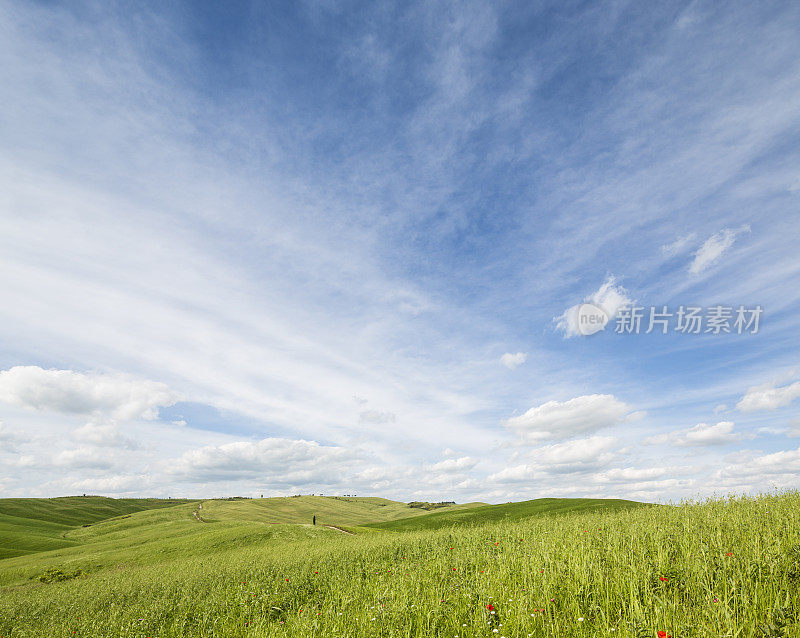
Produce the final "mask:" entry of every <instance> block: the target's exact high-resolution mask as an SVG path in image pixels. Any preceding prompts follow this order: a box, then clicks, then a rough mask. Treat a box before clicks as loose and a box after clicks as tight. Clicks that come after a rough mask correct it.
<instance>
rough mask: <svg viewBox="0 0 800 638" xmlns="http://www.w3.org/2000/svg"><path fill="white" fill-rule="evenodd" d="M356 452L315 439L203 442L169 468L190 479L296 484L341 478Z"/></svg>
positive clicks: (357, 455)
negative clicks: (215, 444)
mask: <svg viewBox="0 0 800 638" xmlns="http://www.w3.org/2000/svg"><path fill="white" fill-rule="evenodd" d="M358 459H359V454H358V453H357V452H354V451H352V450H348V449H346V448H343V447H336V446H328V445H320V444H319V443H317V442H316V441H306V440H302V439H300V440H291V439H282V438H268V439H262V440H261V441H236V442H233V443H225V444H224V445H219V446H206V447H203V448H199V449H196V450H190V451H189V452H186V453H184V454H183V455H182V456H181V457H180V458H179V459H177V460H176V461H175V462H174V463H171V464H170V468H169V472H170V473H171V474H174V475H178V476H181V475H182V476H185V477H186V478H188V479H191V480H205V481H220V480H227V479H236V478H248V477H249V478H256V477H258V478H259V479H261V480H264V481H267V482H271V483H278V484H287V485H290V484H296V483H305V482H309V481H315V480H328V479H330V480H334V481H337V482H338V480H339V478H341V476H342V474H343V471H344V470H346V469H348V468H349V466H350V465H352V463H353V461H356V460H358Z"/></svg>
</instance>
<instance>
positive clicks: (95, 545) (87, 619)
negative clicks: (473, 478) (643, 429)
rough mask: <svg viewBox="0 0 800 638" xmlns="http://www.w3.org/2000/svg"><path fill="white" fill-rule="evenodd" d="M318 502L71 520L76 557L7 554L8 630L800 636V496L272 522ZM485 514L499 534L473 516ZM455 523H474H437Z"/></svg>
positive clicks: (4, 626)
mask: <svg viewBox="0 0 800 638" xmlns="http://www.w3.org/2000/svg"><path fill="white" fill-rule="evenodd" d="M312 498H313V499H320V498H321V497H303V498H302V499H283V500H282V501H278V500H276V499H264V500H263V501H273V502H271V503H268V502H262V501H261V500H260V499H259V500H252V501H203V508H202V509H200V508H199V505H200V502H188V503H181V504H177V505H173V506H172V507H166V508H160V509H149V510H145V511H139V512H137V513H132V514H130V515H129V516H127V515H126V517H124V518H123V517H121V516H116V517H115V518H112V519H110V520H106V521H100V522H97V523H95V524H93V525H91V526H89V527H72V529H71V530H69V531H67V532H66V533H65V534H64V538H63V540H65V541H68V542H69V543H71V546H69V547H62V548H59V549H55V550H51V551H43V552H40V553H36V554H27V555H22V556H18V557H13V558H6V559H4V560H0V637H2V638H9V637H21V636H29V637H37V638H41V637H49V636H97V637H100V636H126V637H135V638H147V637H148V636H149V637H153V638H155V637H156V636H158V637H159V638H168V637H178V636H198V637H199V636H206V637H216V636H221V637H229V636H237V637H239V636H241V637H244V636H247V637H256V636H257V637H261V636H326V637H327V636H340V637H350V636H387V637H388V636H420V637H422V636H448V637H455V636H458V637H459V638H467V637H472V636H498V637H499V636H505V637H506V638H512V637H514V638H517V637H528V636H530V637H532V638H533V637H537V636H551V637H557V636H558V637H560V636H582V637H587V638H588V637H589V636H593V637H594V636H626V637H628V636H630V637H634V636H636V637H641V636H652V637H653V638H657V636H658V632H659V631H663V632H666V634H665V635H671V636H673V637H674V638H680V637H689V636H697V637H698V638H699V637H700V636H740V637H742V638H744V637H748V638H749V637H750V636H761V637H762V638H766V637H772V636H784V637H788V636H798V635H800V623H799V622H798V618H799V616H800V494H798V493H796V492H786V493H781V494H773V495H765V496H761V497H759V498H754V499H747V498H738V499H730V500H718V501H709V502H706V503H700V504H684V505H680V506H675V507H671V506H662V507H635V506H634V507H628V506H625V507H624V508H622V509H620V503H616V504H613V503H612V504H610V505H609V506H602V505H599V504H598V503H597V502H586V501H583V502H582V503H579V502H577V501H569V500H567V501H563V500H553V501H550V503H549V504H550V506H549V507H545V503H544V502H543V501H532V502H527V503H522V504H515V505H516V506H517V507H516V508H514V507H512V505H514V504H506V505H501V506H490V507H488V508H487V507H476V508H467V509H463V510H452V511H445V512H442V513H439V512H436V511H434V512H433V513H427V512H426V511H425V510H421V511H422V512H424V513H419V512H411V514H412V515H413V518H411V519H409V520H407V521H406V522H405V523H404V524H410V523H411V522H417V521H424V520H428V521H434V526H436V527H437V528H435V529H422V530H416V531H396V530H397V527H398V525H399V523H398V524H397V525H394V526H392V525H384V526H383V527H387V529H381V526H369V527H367V526H358V525H357V524H358V523H359V521H360V519H361V517H362V516H363V517H364V518H369V515H370V512H369V511H365V510H362V509H361V508H373V510H374V511H382V512H384V513H385V514H386V515H387V516H386V519H384V520H400V519H398V518H396V515H397V514H398V512H402V511H403V510H404V506H403V505H402V504H396V503H394V504H392V502H387V504H386V505H380V502H379V501H380V499H378V500H374V501H373V500H371V499H355V500H354V501H350V502H347V501H343V502H342V503H338V504H337V503H336V500H335V499H330V501H329V502H328V503H330V502H333V505H332V507H333V509H331V510H330V511H328V512H327V513H325V514H324V515H323V514H317V515H318V517H319V518H320V519H322V523H323V524H319V525H317V526H311V525H309V524H307V523H299V524H298V523H288V522H287V523H281V522H279V521H276V520H271V519H273V518H274V517H278V516H284V517H291V515H292V508H295V512H296V516H297V518H298V519H299V520H301V521H302V520H304V519H307V518H308V513H309V509H308V508H309V507H311V509H314V510H319V511H320V512H321V511H322V509H321V506H322V505H323V504H324V503H323V502H322V501H321V500H320V501H315V500H309V499H312ZM326 498H327V497H326ZM293 503H294V504H293ZM531 503H533V504H538V505H531ZM405 507H406V508H407V506H405ZM575 507H582V508H583V509H581V510H575ZM337 508H341V511H342V519H341V520H340V521H338V520H334V518H335V515H336V511H335V510H336V509H337ZM356 508H359V510H358V511H356ZM44 509H46V506H45V507H44ZM408 509H411V508H408ZM525 509H527V511H530V512H531V513H533V514H534V515H532V516H531V515H529V516H524V517H522V518H518V519H517V520H510V519H511V518H512V517H516V514H518V513H520V512H521V511H522V510H525ZM570 510H571V511H570ZM40 511H41V510H40ZM481 511H483V512H484V519H485V520H487V521H488V522H486V523H485V524H478V523H479V521H480V517H479V518H478V519H476V518H474V517H471V516H470V517H466V518H462V517H461V513H460V512H463V513H471V514H477V513H479V512H481ZM193 512H198V514H200V515H201V516H202V517H203V518H205V520H209V521H214V522H207V523H206V522H202V521H200V520H198V519H197V518H195V516H194V514H193ZM20 513H23V512H19V511H18V512H17V514H16V516H18V515H19V514H20ZM206 515H208V518H206ZM250 516H252V517H253V518H248V517H250ZM346 516H350V517H351V518H349V519H347V520H345V517H346ZM447 516H450V517H454V518H455V519H456V520H457V521H459V522H460V524H458V525H447V526H444V527H439V523H437V522H436V521H437V519H438V520H440V521H441V520H445V519H446V518H447ZM18 517H19V516H18ZM393 517H394V518H393ZM434 517H436V518H434ZM20 518H24V517H20ZM256 519H257V520H256ZM498 519H499V520H498ZM37 520H40V521H43V522H47V521H45V519H44V518H39V519H37ZM373 520H379V519H373ZM49 522H50V523H52V522H53V521H49ZM71 523H73V524H74V523H75V521H74V520H72V521H71ZM337 523H340V524H341V525H342V526H345V527H347V528H348V529H349V530H350V531H352V532H355V533H354V534H347V533H344V532H343V531H341V530H339V529H334V528H330V527H326V526H325V525H336V524H337ZM3 538H5V536H3ZM5 542H8V541H5ZM489 606H491V608H490V607H489ZM492 612H494V613H492ZM495 630H497V631H496V632H495Z"/></svg>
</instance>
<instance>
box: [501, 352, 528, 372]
mask: <svg viewBox="0 0 800 638" xmlns="http://www.w3.org/2000/svg"><path fill="white" fill-rule="evenodd" d="M527 360H528V354H527V353H526V352H517V353H516V354H511V353H510V352H506V353H505V354H504V355H503V356H502V357H500V363H502V364H503V365H504V366H505V367H506V368H508V369H509V370H514V369H516V368H518V367H519V366H521V365H522V364H523V363H525V362H526V361H527Z"/></svg>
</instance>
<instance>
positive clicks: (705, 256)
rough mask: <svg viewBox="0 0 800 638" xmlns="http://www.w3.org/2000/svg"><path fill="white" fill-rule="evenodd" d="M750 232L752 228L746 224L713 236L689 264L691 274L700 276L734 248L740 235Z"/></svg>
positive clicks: (699, 249)
mask: <svg viewBox="0 0 800 638" xmlns="http://www.w3.org/2000/svg"><path fill="white" fill-rule="evenodd" d="M749 232H750V226H749V225H747V224H745V225H744V226H740V227H739V228H723V229H722V230H721V231H719V232H718V233H716V234H714V235H711V237H709V238H708V239H706V241H705V242H703V245H702V246H700V248H698V249H697V251H696V252H695V253H694V259H693V260H692V263H691V264H689V272H690V273H692V274H693V275H698V274H700V273H701V272H703V271H704V270H706V269H707V268H709V267H711V266H712V265H714V264H715V263H716V262H717V261H718V260H719V258H720V257H722V254H723V253H724V252H725V251H727V250H728V249H729V248H730V247H731V246H733V242H735V241H736V238H737V237H738V236H739V235H741V234H742V233H749Z"/></svg>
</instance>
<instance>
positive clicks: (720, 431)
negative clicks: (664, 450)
mask: <svg viewBox="0 0 800 638" xmlns="http://www.w3.org/2000/svg"><path fill="white" fill-rule="evenodd" d="M733 426H734V423H733V421H720V422H719V423H713V424H711V423H698V424H697V425H695V426H693V427H691V428H686V429H684V430H675V431H673V432H669V433H668V434H659V435H656V436H652V437H648V438H647V439H645V440H644V441H643V442H644V443H646V444H648V445H664V444H667V445H677V446H678V447H704V446H708V445H725V444H727V443H734V442H735V441H739V440H741V439H742V438H745V437H743V436H742V435H741V434H735V433H734V431H733Z"/></svg>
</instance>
